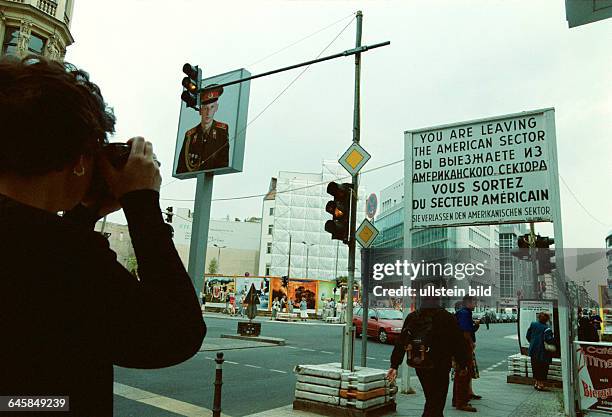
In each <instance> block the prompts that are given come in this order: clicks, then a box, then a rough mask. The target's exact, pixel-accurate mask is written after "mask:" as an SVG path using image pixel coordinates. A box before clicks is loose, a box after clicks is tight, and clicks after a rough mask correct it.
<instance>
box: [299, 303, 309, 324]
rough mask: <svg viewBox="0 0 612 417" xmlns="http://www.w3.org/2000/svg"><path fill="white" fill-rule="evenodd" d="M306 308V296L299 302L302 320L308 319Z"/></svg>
mask: <svg viewBox="0 0 612 417" xmlns="http://www.w3.org/2000/svg"><path fill="white" fill-rule="evenodd" d="M307 308H308V304H307V303H306V298H304V297H302V301H301V302H300V319H302V321H306V320H308V312H306V309H307Z"/></svg>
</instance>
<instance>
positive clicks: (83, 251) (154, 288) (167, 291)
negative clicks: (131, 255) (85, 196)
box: [0, 190, 206, 417]
mask: <svg viewBox="0 0 612 417" xmlns="http://www.w3.org/2000/svg"><path fill="white" fill-rule="evenodd" d="M121 203H122V205H123V209H124V211H125V215H126V217H127V220H128V224H129V229H130V236H131V238H132V243H133V245H134V250H135V253H136V258H137V262H138V265H139V276H140V281H138V280H137V279H136V278H135V277H134V276H133V275H132V274H130V273H129V272H128V271H127V270H126V269H124V268H123V267H122V266H121V265H120V264H119V263H118V262H117V261H116V254H115V253H114V252H113V251H112V250H110V248H109V245H108V241H107V240H106V239H105V238H104V237H103V236H102V235H101V234H99V233H97V232H94V231H93V225H94V223H95V220H96V219H95V218H94V217H93V216H92V215H91V213H90V212H89V211H88V210H87V209H86V208H84V207H82V206H77V207H76V208H75V209H73V210H72V211H71V212H68V213H66V215H65V216H64V217H63V218H62V217H59V216H57V215H55V214H53V213H49V212H46V211H43V210H39V209H36V208H33V207H30V206H26V205H23V204H20V203H18V202H16V201H14V200H11V199H9V198H7V197H5V196H1V195H0V268H1V269H0V271H1V272H0V328H1V329H2V332H3V335H2V342H1V343H0V395H67V396H69V397H70V410H71V411H70V413H65V412H62V413H57V415H59V416H64V417H65V416H88V417H94V416H112V414H113V365H119V366H124V367H130V368H160V367H165V366H170V365H174V364H178V363H180V362H183V361H185V360H186V359H188V358H190V357H191V356H193V355H194V354H195V353H196V352H197V351H198V350H199V348H200V346H201V343H202V340H203V338H204V335H205V333H206V327H205V325H204V322H203V319H202V314H201V311H200V307H199V303H198V301H197V298H196V293H195V290H194V288H193V285H192V283H191V280H190V278H189V276H188V275H187V273H186V271H185V268H184V267H183V265H182V263H181V261H180V259H179V256H178V254H177V252H176V250H175V248H174V245H173V243H172V240H171V237H170V232H169V228H168V227H167V225H166V224H165V223H164V221H163V219H162V216H161V210H160V207H159V194H158V193H157V192H156V191H151V190H142V191H134V192H131V193H128V194H126V195H125V196H124V197H123V198H122V199H121ZM0 414H1V413H0ZM26 414H28V416H34V415H41V416H46V417H49V416H52V415H56V414H55V413H50V412H41V413H40V414H38V413H26Z"/></svg>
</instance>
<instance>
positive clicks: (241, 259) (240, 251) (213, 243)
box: [170, 207, 261, 276]
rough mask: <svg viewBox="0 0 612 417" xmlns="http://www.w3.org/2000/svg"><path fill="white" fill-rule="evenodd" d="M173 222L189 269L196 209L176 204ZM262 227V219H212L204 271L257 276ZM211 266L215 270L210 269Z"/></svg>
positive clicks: (176, 244) (177, 244)
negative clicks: (194, 210)
mask: <svg viewBox="0 0 612 417" xmlns="http://www.w3.org/2000/svg"><path fill="white" fill-rule="evenodd" d="M170 224H171V225H172V228H173V229H174V237H173V240H174V245H175V247H176V250H177V252H178V253H179V256H180V257H181V260H182V261H183V264H184V265H185V268H187V266H188V265H189V248H190V244H191V226H192V224H193V212H192V211H191V210H190V209H187V208H179V207H174V209H173V215H172V222H171V223H170ZM260 230H261V223H260V219H259V218H252V219H247V220H245V221H241V220H240V219H235V220H233V221H232V220H229V219H227V220H215V219H210V222H209V226H208V244H207V245H206V263H205V265H206V268H205V272H206V273H216V274H223V275H242V276H244V274H245V273H249V275H256V274H257V272H258V270H259V242H260V235H259V233H260ZM213 260H214V261H213ZM211 265H212V266H211ZM211 268H212V270H214V272H211Z"/></svg>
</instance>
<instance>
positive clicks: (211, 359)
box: [206, 356, 215, 361]
mask: <svg viewBox="0 0 612 417" xmlns="http://www.w3.org/2000/svg"><path fill="white" fill-rule="evenodd" d="M206 359H208V360H209V361H214V360H215V359H214V358H211V357H210V356H207V357H206Z"/></svg>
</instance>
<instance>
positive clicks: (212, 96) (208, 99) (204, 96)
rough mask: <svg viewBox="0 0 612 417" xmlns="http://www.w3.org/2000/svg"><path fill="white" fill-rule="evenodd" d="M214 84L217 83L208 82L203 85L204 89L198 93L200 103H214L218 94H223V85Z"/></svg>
mask: <svg viewBox="0 0 612 417" xmlns="http://www.w3.org/2000/svg"><path fill="white" fill-rule="evenodd" d="M216 85H217V84H210V85H208V86H206V87H204V89H205V90H204V91H202V93H201V94H200V101H201V102H202V105H205V104H210V103H214V102H215V101H217V100H218V99H219V96H220V95H221V94H223V87H215V86H216ZM211 87H212V88H211ZM209 88H210V90H209Z"/></svg>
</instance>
